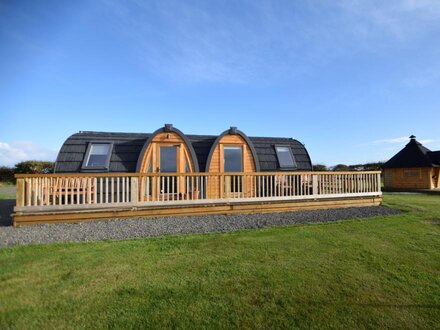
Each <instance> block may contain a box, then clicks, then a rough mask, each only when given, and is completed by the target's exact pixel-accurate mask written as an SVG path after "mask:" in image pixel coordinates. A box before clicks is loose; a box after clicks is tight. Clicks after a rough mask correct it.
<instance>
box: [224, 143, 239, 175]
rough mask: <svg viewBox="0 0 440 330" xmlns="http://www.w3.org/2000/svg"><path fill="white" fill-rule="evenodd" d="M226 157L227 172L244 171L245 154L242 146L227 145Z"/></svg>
mask: <svg viewBox="0 0 440 330" xmlns="http://www.w3.org/2000/svg"><path fill="white" fill-rule="evenodd" d="M224 158H225V163H224V164H225V166H224V171H225V172H242V171H243V166H242V161H243V156H242V149H241V147H225V148H224Z"/></svg>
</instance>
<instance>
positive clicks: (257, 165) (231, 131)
mask: <svg viewBox="0 0 440 330" xmlns="http://www.w3.org/2000/svg"><path fill="white" fill-rule="evenodd" d="M230 134H232V135H239V136H240V137H241V138H242V139H243V140H244V141H245V142H246V144H247V145H248V147H249V149H250V150H251V153H252V157H253V159H254V164H255V171H256V172H260V163H259V161H258V155H257V152H256V151H255V148H254V145H253V143H252V141H251V140H249V138H248V137H247V135H246V134H244V133H243V132H242V131H240V130H238V129H237V128H236V127H231V128H230V129H228V130H226V131H224V132H223V133H222V134H220V135H219V136H218V137H217V139H215V141H214V143H213V144H212V146H211V150H210V151H209V154H208V158H207V161H206V165H205V172H209V166H210V165H211V158H212V155H213V154H214V151H215V148H217V146H218V144H219V143H220V141H221V140H222V139H223V137H224V136H226V135H230Z"/></svg>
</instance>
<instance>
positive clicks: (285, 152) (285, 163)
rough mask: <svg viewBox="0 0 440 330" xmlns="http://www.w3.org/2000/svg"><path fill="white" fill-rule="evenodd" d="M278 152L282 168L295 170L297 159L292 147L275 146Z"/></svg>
mask: <svg viewBox="0 0 440 330" xmlns="http://www.w3.org/2000/svg"><path fill="white" fill-rule="evenodd" d="M275 150H276V152H277V157H278V163H279V164H280V167H281V168H293V167H296V162H295V159H294V158H293V155H292V151H291V150H290V147H287V146H275Z"/></svg>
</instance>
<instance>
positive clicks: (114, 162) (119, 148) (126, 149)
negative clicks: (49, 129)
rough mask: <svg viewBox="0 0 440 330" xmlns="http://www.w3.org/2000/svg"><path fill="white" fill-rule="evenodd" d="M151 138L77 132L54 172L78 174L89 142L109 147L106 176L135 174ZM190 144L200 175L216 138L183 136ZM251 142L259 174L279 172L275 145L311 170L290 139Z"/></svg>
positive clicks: (299, 145) (300, 166)
mask: <svg viewBox="0 0 440 330" xmlns="http://www.w3.org/2000/svg"><path fill="white" fill-rule="evenodd" d="M151 136H152V134H145V133H113V132H89V131H86V132H79V133H76V134H73V135H71V136H70V137H69V138H68V139H67V140H66V141H65V142H64V144H63V146H62V147H61V150H60V152H59V154H58V157H57V161H56V163H55V172H57V173H68V172H81V167H82V164H83V161H84V158H85V156H86V151H87V146H88V144H89V143H90V142H98V141H99V142H111V143H113V150H112V155H111V158H110V164H109V172H136V166H137V162H138V159H139V156H140V154H141V152H142V149H143V147H144V144H145V143H146V141H147V140H148V138H150V137H151ZM185 136H186V137H187V138H188V140H189V141H190V143H191V145H192V147H193V149H194V152H195V154H196V157H197V161H198V165H199V169H200V171H204V169H205V166H206V163H207V158H208V155H209V152H210V150H211V147H212V145H213V144H214V142H215V140H216V139H217V136H214V135H191V134H190V135H185ZM249 140H250V141H251V142H252V144H253V146H254V148H255V151H256V154H257V158H258V161H259V165H260V170H261V171H278V170H280V168H279V164H278V158H277V155H276V151H275V145H287V146H289V147H290V148H291V150H292V154H293V155H294V157H295V160H296V163H297V170H305V171H309V170H312V163H311V160H310V157H309V154H308V152H307V150H306V148H305V146H304V145H303V144H302V143H300V142H299V141H297V140H294V139H291V138H276V137H249Z"/></svg>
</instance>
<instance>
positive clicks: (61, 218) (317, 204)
mask: <svg viewBox="0 0 440 330" xmlns="http://www.w3.org/2000/svg"><path fill="white" fill-rule="evenodd" d="M381 202H382V197H363V198H361V197H358V198H335V199H328V200H314V199H310V200H300V201H291V200H290V201H274V202H236V201H234V202H219V203H200V204H198V205H193V204H188V205H174V206H170V205H157V206H145V207H132V206H125V207H124V206H118V207H117V208H105V209H99V210H83V211H74V210H67V211H51V212H34V213H25V212H15V213H14V214H13V224H14V226H21V225H31V224H41V223H65V222H82V221H94V220H104V219H113V218H131V217H146V218H157V217H166V216H192V215H207V214H235V213H244V214H246V213H247V214H249V213H274V212H288V211H296V210H310V209H313V210H315V209H330V208H343V207H355V206H373V205H380V203H381Z"/></svg>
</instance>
